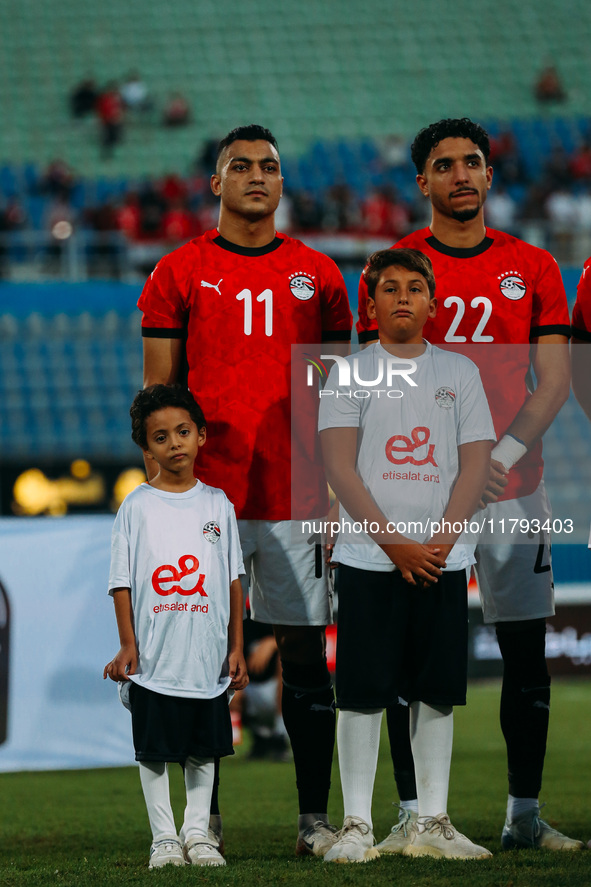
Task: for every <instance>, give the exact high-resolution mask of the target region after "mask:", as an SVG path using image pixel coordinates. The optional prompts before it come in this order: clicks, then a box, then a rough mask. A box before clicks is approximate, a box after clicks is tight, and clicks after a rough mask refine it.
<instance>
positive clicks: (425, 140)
mask: <svg viewBox="0 0 591 887" xmlns="http://www.w3.org/2000/svg"><path fill="white" fill-rule="evenodd" d="M443 139H470V141H472V142H474V144H475V145H478V147H479V148H480V150H481V151H482V153H483V154H484V159H485V161H486V163H487V164H488V158H489V155H490V141H489V138H488V133H487V131H486V130H485V129H483V128H482V126H480V124H478V123H474V121H473V120H470V118H469V117H446V118H445V119H444V120H438V121H437V123H432V124H431V125H430V126H426V127H425V128H424V129H422V130H421V131H420V132H419V133H418V134H417V136H416V138H415V140H414V142H413V143H412V145H411V149H410V156H411V158H412V162H413V163H414V165H415V167H416V170H417V172H418V174H419V175H422V174H423V171H424V169H425V164H426V162H427V158H428V157H429V154H430V153H431V151H432V150H433V148H435V147H436V146H437V145H438V144H439V142H441V141H443Z"/></svg>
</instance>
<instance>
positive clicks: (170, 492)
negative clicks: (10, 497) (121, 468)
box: [103, 385, 248, 869]
mask: <svg viewBox="0 0 591 887" xmlns="http://www.w3.org/2000/svg"><path fill="white" fill-rule="evenodd" d="M130 414H131V419H132V437H133V440H134V441H135V442H136V443H137V444H138V446H140V447H141V449H142V450H143V451H144V455H145V456H146V457H147V458H148V459H153V460H154V462H156V463H157V464H158V467H159V471H158V474H157V475H156V476H155V477H154V478H153V480H151V481H150V483H149V484H141V485H140V486H139V487H137V488H136V489H135V490H133V492H132V493H130V494H129V495H128V496H127V497H126V498H125V500H124V502H123V503H122V505H121V508H120V509H119V512H118V514H117V517H116V519H115V524H114V526H113V535H112V544H111V572H110V576H109V594H111V595H112V596H113V600H114V604H115V614H116V617H117V626H118V629H119V639H120V642H121V648H120V650H119V652H118V653H117V655H116V656H115V658H114V659H112V660H111V662H109V663H108V665H106V666H105V669H104V673H103V677H105V678H106V677H110V678H111V679H112V680H114V681H121V682H123V683H122V684H121V686H120V690H121V698H122V700H123V701H124V703H125V704H128V707H129V708H130V710H131V717H132V729H133V740H134V746H135V753H136V754H135V756H136V760H137V761H139V770H140V779H141V783H142V789H143V792H144V798H145V801H146V806H147V810H148V818H149V820H150V827H151V829H152V837H153V841H152V846H151V848H150V862H149V867H150V868H151V869H153V868H158V867H160V866H163V865H167V864H173V865H185V864H186V863H191V864H192V865H225V860H224V858H223V856H222V855H221V853H220V852H219V851H218V849H217V847H216V846H215V844H214V843H213V842H212V841H211V839H210V838H209V837H208V825H209V810H210V799H211V794H212V787H213V780H214V759H215V758H216V757H222V756H224V755H231V754H233V749H232V727H231V721H230V713H229V709H228V696H227V691H228V689H235V690H241V689H243V688H244V687H245V686H246V684H247V683H248V676H247V673H246V665H245V662H244V656H243V652H242V646H243V640H242V586H241V583H240V578H239V577H240V575H241V574H243V573H244V567H243V564H242V554H241V549H240V540H239V537H238V528H237V525H236V518H235V515H234V507H233V505H232V504H231V503H230V501H229V500H228V499H227V497H226V495H225V493H223V492H222V490H219V489H216V488H215V487H209V486H206V485H205V484H203V483H201V481H199V480H197V479H196V478H195V477H194V476H193V465H194V462H195V458H196V456H197V453H198V450H199V448H200V447H201V446H203V444H204V443H205V436H206V431H205V418H204V416H203V413H202V412H201V409H200V407H199V406H198V405H197V404H196V403H195V401H194V399H193V397H192V396H191V394H190V393H189V392H188V391H186V390H183V389H182V388H180V387H176V386H166V385H152V386H151V387H150V388H146V389H144V390H143V391H139V392H138V394H137V395H136V397H135V400H134V402H133V404H132V407H131V410H130ZM169 762H177V763H179V764H181V765H182V767H183V769H184V774H185V786H186V790H187V806H186V808H185V815H184V822H183V826H182V828H181V832H180V836H177V830H176V826H175V822H174V816H173V812H172V807H171V804H170V793H169V785H168V763H169Z"/></svg>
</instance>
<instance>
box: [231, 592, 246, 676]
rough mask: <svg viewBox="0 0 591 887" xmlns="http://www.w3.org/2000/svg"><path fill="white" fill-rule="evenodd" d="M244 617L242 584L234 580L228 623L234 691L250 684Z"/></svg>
mask: <svg viewBox="0 0 591 887" xmlns="http://www.w3.org/2000/svg"><path fill="white" fill-rule="evenodd" d="M242 616H243V612H242V583H241V582H240V579H233V580H232V582H231V583H230V621H229V623H228V664H229V668H230V677H231V679H232V680H231V681H230V687H231V688H232V690H244V688H245V687H246V685H247V684H248V674H247V671H246V662H245V661H244V635H243V631H242Z"/></svg>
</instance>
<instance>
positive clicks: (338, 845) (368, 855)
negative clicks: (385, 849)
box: [324, 816, 380, 862]
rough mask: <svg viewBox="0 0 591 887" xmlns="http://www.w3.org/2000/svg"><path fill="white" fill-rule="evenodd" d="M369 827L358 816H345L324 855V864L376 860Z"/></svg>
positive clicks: (376, 854) (376, 853)
mask: <svg viewBox="0 0 591 887" xmlns="http://www.w3.org/2000/svg"><path fill="white" fill-rule="evenodd" d="M379 855H380V854H379V852H378V851H377V850H376V848H375V847H374V836H373V832H372V830H371V826H370V825H368V823H367V822H365V820H364V819H360V818H359V817H358V816H347V817H346V818H345V821H344V823H343V827H342V829H341V830H340V832H339V833H338V835H337V840H336V842H335V843H334V844H333V846H332V847H331V848H330V850H329V851H328V853H325V855H324V861H325V862H367V861H368V860H370V859H377V858H378V857H379Z"/></svg>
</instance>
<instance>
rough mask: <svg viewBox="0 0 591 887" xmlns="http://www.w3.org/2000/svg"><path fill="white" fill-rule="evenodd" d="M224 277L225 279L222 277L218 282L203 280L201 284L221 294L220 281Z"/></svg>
mask: <svg viewBox="0 0 591 887" xmlns="http://www.w3.org/2000/svg"><path fill="white" fill-rule="evenodd" d="M223 279H224V278H223V277H220V279H219V280H218V282H217V283H208V282H207V280H202V281H201V286H203V287H209V289H210V290H215V291H216V293H217V294H218V296H221V292H220V283H221V282H222V280H223Z"/></svg>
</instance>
